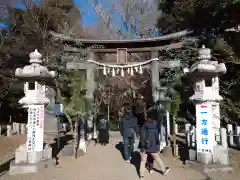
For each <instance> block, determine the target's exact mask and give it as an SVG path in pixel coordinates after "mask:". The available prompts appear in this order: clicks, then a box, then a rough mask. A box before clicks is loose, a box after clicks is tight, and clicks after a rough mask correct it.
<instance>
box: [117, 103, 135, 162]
mask: <svg viewBox="0 0 240 180" xmlns="http://www.w3.org/2000/svg"><path fill="white" fill-rule="evenodd" d="M120 132H121V135H122V136H123V144H124V159H125V160H126V162H130V160H131V154H132V152H133V149H134V142H135V138H136V137H135V136H139V128H138V123H137V119H136V118H135V116H134V115H133V112H132V108H131V107H130V106H126V107H125V109H124V114H123V117H122V120H121V123H120Z"/></svg>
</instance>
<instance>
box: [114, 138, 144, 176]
mask: <svg viewBox="0 0 240 180" xmlns="http://www.w3.org/2000/svg"><path fill="white" fill-rule="evenodd" d="M115 148H116V149H117V150H118V151H119V152H120V153H121V155H122V158H123V160H124V150H123V149H124V147H123V142H119V143H118V144H116V146H115ZM140 162H141V156H140V153H139V152H137V151H134V152H133V153H132V159H131V164H132V165H134V166H135V168H136V171H137V174H138V175H139V169H140Z"/></svg>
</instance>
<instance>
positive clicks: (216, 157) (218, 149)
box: [175, 124, 240, 164]
mask: <svg viewBox="0 0 240 180" xmlns="http://www.w3.org/2000/svg"><path fill="white" fill-rule="evenodd" d="M175 132H176V134H177V136H180V137H182V138H183V139H185V144H186V145H187V146H186V147H187V149H188V154H189V157H188V158H189V160H196V158H197V153H196V152H197V151H196V149H197V134H196V126H194V125H191V124H185V132H184V133H178V127H176V129H175ZM230 132H233V131H230ZM238 132H240V128H239V131H238ZM215 133H216V134H215V135H214V140H215V142H214V144H213V152H212V155H213V159H212V161H213V163H218V164H228V147H229V146H228V144H229V142H230V141H229V140H228V139H229V138H228V137H232V136H228V134H227V129H226V128H220V129H219V130H218V131H216V132H215ZM231 139H232V138H231ZM232 141H233V140H232ZM236 142H240V141H239V136H238V141H236ZM231 144H234V143H232V142H231ZM200 159H201V158H200Z"/></svg>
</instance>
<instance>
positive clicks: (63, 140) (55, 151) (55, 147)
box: [51, 135, 73, 158]
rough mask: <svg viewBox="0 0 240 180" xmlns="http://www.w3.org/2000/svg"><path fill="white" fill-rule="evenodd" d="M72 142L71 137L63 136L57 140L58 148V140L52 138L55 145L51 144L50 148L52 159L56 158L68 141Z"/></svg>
mask: <svg viewBox="0 0 240 180" xmlns="http://www.w3.org/2000/svg"><path fill="white" fill-rule="evenodd" d="M71 140H73V136H72V135H64V136H61V137H60V138H59V147H58V140H57V138H54V141H55V143H53V144H51V147H52V157H53V158H56V157H57V155H58V153H59V152H60V151H61V150H62V149H63V148H64V146H65V145H67V144H68V141H71Z"/></svg>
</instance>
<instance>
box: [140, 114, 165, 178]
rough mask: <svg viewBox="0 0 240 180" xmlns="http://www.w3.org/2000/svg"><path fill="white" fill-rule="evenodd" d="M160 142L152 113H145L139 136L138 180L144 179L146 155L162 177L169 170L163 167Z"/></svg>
mask: <svg viewBox="0 0 240 180" xmlns="http://www.w3.org/2000/svg"><path fill="white" fill-rule="evenodd" d="M159 148H160V140H159V133H158V129H157V123H156V121H154V120H153V114H152V112H148V113H147V119H146V121H145V123H144V124H143V126H142V128H141V134H140V153H141V163H140V170H139V172H140V180H143V178H144V172H145V165H146V161H147V157H148V155H150V156H152V158H153V159H154V160H155V162H156V164H157V165H158V167H159V169H160V171H161V173H162V175H164V176H166V175H167V174H168V173H169V171H170V168H169V167H165V165H164V163H163V161H162V159H161V157H160V154H159Z"/></svg>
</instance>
